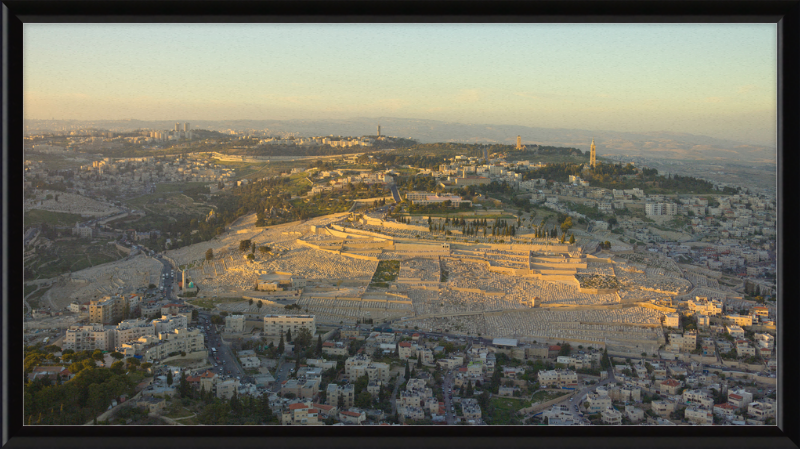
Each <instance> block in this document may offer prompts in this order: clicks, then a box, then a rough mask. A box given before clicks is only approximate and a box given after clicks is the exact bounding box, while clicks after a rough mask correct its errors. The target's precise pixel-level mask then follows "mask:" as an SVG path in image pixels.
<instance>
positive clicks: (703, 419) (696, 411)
mask: <svg viewBox="0 0 800 449" xmlns="http://www.w3.org/2000/svg"><path fill="white" fill-rule="evenodd" d="M683 417H684V419H685V420H687V421H689V422H692V423H695V424H701V425H706V426H710V425H712V424H714V415H712V413H711V410H710V409H709V408H705V407H703V408H700V407H696V406H691V407H686V409H685V410H684V412H683Z"/></svg>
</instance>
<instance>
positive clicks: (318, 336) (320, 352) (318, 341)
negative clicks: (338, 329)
mask: <svg viewBox="0 0 800 449" xmlns="http://www.w3.org/2000/svg"><path fill="white" fill-rule="evenodd" d="M320 354H322V335H317V355H320Z"/></svg>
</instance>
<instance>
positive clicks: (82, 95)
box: [23, 24, 777, 145]
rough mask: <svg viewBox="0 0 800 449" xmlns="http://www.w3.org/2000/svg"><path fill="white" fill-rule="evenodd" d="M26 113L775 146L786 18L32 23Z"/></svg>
mask: <svg viewBox="0 0 800 449" xmlns="http://www.w3.org/2000/svg"><path fill="white" fill-rule="evenodd" d="M23 33H24V34H23V38H24V43H23V56H24V68H23V71H24V75H23V84H24V86H23V89H24V90H23V98H24V117H25V118H27V119H51V118H55V119H74V120H101V119H103V120H115V119H129V118H134V119H140V120H178V121H190V122H191V121H193V120H194V121H197V120H231V119H253V120H287V119H333V118H351V117H400V118H416V119H431V120H442V121H447V122H459V123H471V124H498V125H523V126H532V127H543V128H571V129H586V130H610V131H627V132H648V131H671V132H681V133H691V134H700V135H707V136H711V137H717V138H723V139H731V140H740V141H743V142H748V143H757V144H766V145H775V144H776V134H775V133H776V126H777V112H776V111H777V25H775V24H25V25H24V28H23Z"/></svg>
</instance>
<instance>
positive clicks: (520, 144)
mask: <svg viewBox="0 0 800 449" xmlns="http://www.w3.org/2000/svg"><path fill="white" fill-rule="evenodd" d="M521 148H522V137H520V136H517V149H518V150H519V149H521Z"/></svg>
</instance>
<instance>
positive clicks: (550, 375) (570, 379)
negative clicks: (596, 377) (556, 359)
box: [539, 370, 578, 387]
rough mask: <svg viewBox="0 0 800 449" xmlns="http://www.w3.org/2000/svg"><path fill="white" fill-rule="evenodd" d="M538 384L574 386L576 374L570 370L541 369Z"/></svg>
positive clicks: (576, 379) (576, 378)
mask: <svg viewBox="0 0 800 449" xmlns="http://www.w3.org/2000/svg"><path fill="white" fill-rule="evenodd" d="M539 384H540V385H541V386H542V387H553V386H555V387H575V386H577V385H578V374H577V373H575V371H571V370H542V371H539Z"/></svg>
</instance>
